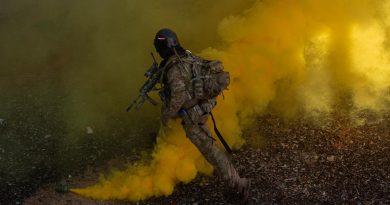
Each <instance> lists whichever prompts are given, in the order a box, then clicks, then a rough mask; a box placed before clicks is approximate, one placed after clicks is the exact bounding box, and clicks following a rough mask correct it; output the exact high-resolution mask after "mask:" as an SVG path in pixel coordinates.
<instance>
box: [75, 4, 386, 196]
mask: <svg viewBox="0 0 390 205" xmlns="http://www.w3.org/2000/svg"><path fill="white" fill-rule="evenodd" d="M389 14H390V1H388V0H386V1H368V0H356V1H353V2H351V1H347V0H339V1H327V0H316V1H309V0H296V1H289V0H273V1H257V2H256V3H254V4H253V6H252V7H251V8H250V9H249V10H246V11H244V12H242V14H241V15H235V16H229V17H226V18H225V19H224V20H223V21H222V22H221V23H220V25H219V28H218V34H219V35H218V36H219V40H220V42H221V43H220V45H219V47H218V48H212V47H210V48H207V49H205V50H203V51H202V52H201V54H200V55H201V56H203V57H206V58H212V59H220V60H222V61H223V62H224V65H225V67H226V69H227V70H228V71H229V72H230V73H231V76H232V83H231V86H230V90H229V91H228V92H226V93H225V100H222V99H219V104H218V106H217V108H216V110H215V113H216V116H217V121H218V123H219V127H220V128H221V130H222V131H223V134H224V136H226V138H227V140H228V142H229V144H230V145H231V146H233V147H234V148H236V149H237V148H239V147H240V146H241V145H242V144H243V142H244V141H243V139H242V138H241V135H242V130H243V128H245V127H246V126H249V125H250V124H251V121H252V120H253V119H255V117H256V116H258V115H261V114H263V113H265V112H274V113H278V114H280V115H282V116H285V117H291V116H293V115H294V114H296V113H297V112H298V111H303V112H304V113H306V114H307V115H312V114H316V113H317V114H318V113H320V115H321V113H329V112H331V111H332V109H333V107H334V105H335V104H337V102H339V101H338V100H339V98H340V97H342V95H343V94H345V93H348V94H349V95H350V96H352V103H353V109H354V110H357V111H358V110H362V109H370V110H374V111H383V110H388V108H389V106H388V105H389V87H390V62H389V59H390V58H389V57H390V56H389V54H390V53H389V45H390V44H389V42H390V41H389V34H390V29H389V28H390V27H389V26H390V15H389ZM179 35H180V33H179ZM170 126H171V127H170V128H169V129H163V128H162V129H161V130H160V133H159V136H158V143H157V145H156V147H155V149H154V152H153V160H151V162H149V163H143V164H136V165H131V166H129V167H128V169H127V170H125V171H117V172H114V173H113V174H112V175H111V176H109V177H108V178H105V179H102V180H101V181H100V182H99V183H98V184H96V185H93V186H91V187H87V188H84V189H73V190H72V191H73V192H75V193H78V194H81V195H84V196H87V197H91V198H95V199H104V200H105V199H126V200H131V201H138V200H142V199H146V198H149V197H152V196H161V195H169V194H171V193H172V192H173V189H174V186H175V184H177V183H179V182H183V183H188V182H189V181H191V180H192V179H194V177H195V176H196V174H197V173H198V172H200V173H204V174H210V173H211V172H212V167H211V166H210V165H209V164H208V163H207V162H206V161H205V160H204V158H203V157H202V156H201V155H200V153H199V152H198V151H197V149H196V148H195V147H194V146H193V145H192V144H191V143H190V142H189V140H188V139H186V137H185V134H184V133H183V131H182V129H181V127H180V125H179V123H178V122H171V124H170Z"/></svg>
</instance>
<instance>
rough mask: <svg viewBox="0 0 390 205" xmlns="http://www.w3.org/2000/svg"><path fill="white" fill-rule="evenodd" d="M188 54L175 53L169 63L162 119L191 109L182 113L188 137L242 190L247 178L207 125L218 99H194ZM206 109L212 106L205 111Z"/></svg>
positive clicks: (164, 82)
mask: <svg viewBox="0 0 390 205" xmlns="http://www.w3.org/2000/svg"><path fill="white" fill-rule="evenodd" d="M188 58H191V56H190V54H188V53H187V54H186V55H184V56H182V57H181V58H180V59H181V60H179V59H178V57H177V56H172V57H171V58H170V59H169V60H168V62H167V65H166V66H165V75H164V80H163V84H164V92H165V96H166V97H165V99H164V100H163V101H164V102H165V106H164V107H163V110H162V121H163V123H164V124H166V122H167V121H168V119H170V118H177V117H179V115H178V113H179V112H180V111H181V109H183V108H184V109H185V110H187V113H188V115H187V117H183V116H181V118H182V119H183V123H182V125H183V128H184V130H185V132H186V135H187V137H188V138H189V139H190V140H191V142H192V143H193V144H194V145H195V146H196V147H197V148H198V150H199V151H200V152H201V153H202V154H203V156H204V157H205V158H206V160H207V161H208V162H209V163H210V164H212V165H213V166H214V168H215V169H216V171H217V172H218V173H220V174H221V175H222V177H223V178H224V180H225V181H227V182H228V184H229V186H231V187H233V188H237V189H238V191H240V187H242V186H245V185H244V184H243V183H245V182H243V181H245V180H243V179H242V178H240V176H239V175H238V173H237V171H236V169H235V168H234V166H233V164H232V162H231V161H230V160H229V159H228V157H227V156H226V154H225V153H224V151H222V150H221V149H219V148H218V146H217V144H216V143H215V139H214V138H213V137H212V135H211V132H210V130H209V128H208V127H207V125H206V122H207V119H208V117H209V112H210V111H211V109H212V108H213V107H214V106H215V104H216V103H215V100H210V101H209V102H194V100H192V99H193V95H192V93H191V85H189V83H190V79H191V76H190V75H189V74H188V73H186V72H187V71H188V66H191V64H188V63H186V61H187V60H188ZM187 62H188V61H187ZM194 104H195V105H194ZM207 107H208V108H207ZM202 108H203V109H202ZM204 109H206V110H207V109H209V110H207V111H205V110H204Z"/></svg>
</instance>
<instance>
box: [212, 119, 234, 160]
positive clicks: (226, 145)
mask: <svg viewBox="0 0 390 205" xmlns="http://www.w3.org/2000/svg"><path fill="white" fill-rule="evenodd" d="M210 116H211V119H212V120H213V124H214V132H215V134H217V136H218V139H219V140H220V141H221V142H222V145H223V146H224V147H225V149H226V151H227V152H228V153H232V150H231V149H230V147H229V145H228V144H227V143H226V141H225V139H223V137H222V135H221V133H220V132H219V130H218V128H217V124H216V123H215V119H214V116H213V113H211V112H210Z"/></svg>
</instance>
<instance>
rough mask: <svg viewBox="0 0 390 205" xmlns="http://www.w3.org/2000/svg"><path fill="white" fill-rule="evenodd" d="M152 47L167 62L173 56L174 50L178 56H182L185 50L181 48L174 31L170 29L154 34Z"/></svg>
mask: <svg viewBox="0 0 390 205" xmlns="http://www.w3.org/2000/svg"><path fill="white" fill-rule="evenodd" d="M154 47H155V48H156V51H157V52H158V54H160V56H161V58H163V59H164V60H167V59H168V58H170V57H171V56H173V55H175V50H176V52H177V53H178V54H179V55H183V54H184V53H185V50H184V49H183V48H182V47H181V45H180V43H179V39H178V38H177V35H176V33H175V32H174V31H172V30H171V29H167V28H164V29H161V30H159V31H158V32H157V33H156V37H155V38H154Z"/></svg>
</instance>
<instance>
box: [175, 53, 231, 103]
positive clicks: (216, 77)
mask: <svg viewBox="0 0 390 205" xmlns="http://www.w3.org/2000/svg"><path fill="white" fill-rule="evenodd" d="M182 61H183V62H185V64H186V65H188V67H190V68H188V67H187V66H184V67H185V70H186V71H187V76H188V77H187V78H188V79H189V84H190V85H188V86H187V87H188V88H189V90H190V92H191V95H192V96H193V97H194V98H195V99H197V100H210V99H214V98H216V97H217V96H218V95H220V94H222V92H223V91H224V90H226V89H227V88H228V86H229V84H230V75H229V72H226V71H224V67H223V64H222V62H221V61H218V60H205V59H202V58H200V57H198V56H194V55H191V54H189V55H188V57H185V58H182Z"/></svg>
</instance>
